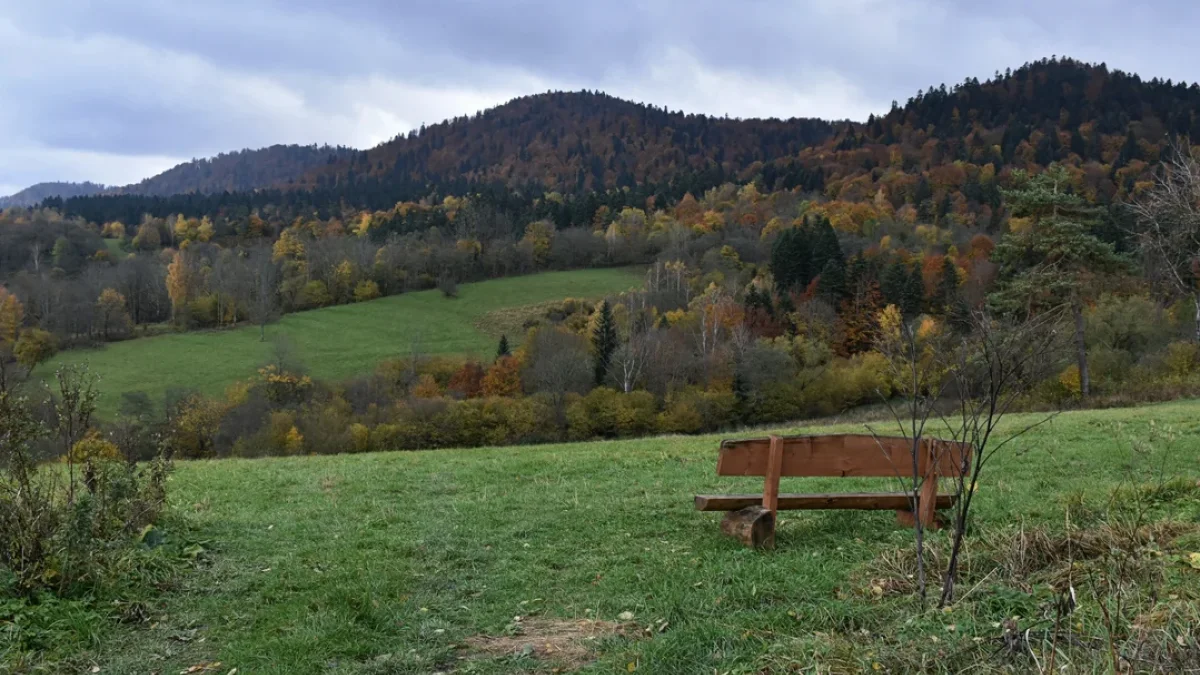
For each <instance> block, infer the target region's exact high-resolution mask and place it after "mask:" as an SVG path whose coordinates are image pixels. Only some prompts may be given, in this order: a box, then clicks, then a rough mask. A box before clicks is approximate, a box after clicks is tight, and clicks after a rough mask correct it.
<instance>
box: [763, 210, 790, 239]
mask: <svg viewBox="0 0 1200 675" xmlns="http://www.w3.org/2000/svg"><path fill="white" fill-rule="evenodd" d="M787 228H788V223H787V222H785V221H784V219H783V218H780V217H779V216H775V217H774V218H772V219H770V220H768V221H767V224H766V225H764V226H763V229H762V234H761V235H760V236H761V237H762V238H763V239H766V238H768V237H771V236H772V235H775V234H778V233H780V232H782V231H784V230H785V229H787Z"/></svg>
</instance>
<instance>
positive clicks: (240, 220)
mask: <svg viewBox="0 0 1200 675" xmlns="http://www.w3.org/2000/svg"><path fill="white" fill-rule="evenodd" d="M584 103H586V104H587V105H584ZM1197 103H1200V88H1197V87H1196V86H1195V85H1182V84H1175V83H1171V82H1163V81H1159V80H1149V81H1144V80H1142V79H1140V78H1139V77H1137V76H1134V75H1128V74H1124V73H1120V72H1116V71H1110V70H1108V69H1107V68H1105V67H1104V66H1093V65H1088V64H1082V63H1079V62H1076V61H1071V60H1059V59H1053V60H1046V61H1040V62H1037V63H1033V64H1029V65H1026V66H1024V67H1022V68H1020V69H1018V70H1016V71H1013V72H1009V73H1005V74H998V75H997V77H996V78H994V79H993V80H990V81H988V82H986V83H982V84H981V83H978V82H975V81H974V80H971V81H967V82H965V83H963V84H962V85H959V86H956V87H951V88H945V87H937V88H934V89H931V90H930V91H927V92H920V93H918V95H917V96H914V97H913V98H912V99H911V100H910V101H908V102H907V103H906V104H905V105H903V106H900V105H899V104H897V105H896V106H895V107H894V108H893V109H892V110H891V111H890V112H887V113H885V114H883V115H881V116H880V117H872V118H870V119H868V120H867V121H865V122H863V123H860V124H851V123H839V124H836V125H833V126H830V125H828V124H826V123H821V122H814V121H811V120H790V121H758V120H744V121H743V120H724V119H720V120H718V119H711V118H704V117H700V116H688V115H682V114H678V113H668V112H666V111H661V110H657V109H655V108H652V107H645V106H638V105H635V104H630V103H626V102H623V101H619V100H617V99H613V98H610V97H606V96H603V95H599V94H591V93H582V94H545V95H539V96H534V97H528V98H524V99H517V100H516V101H513V102H510V103H509V104H506V105H505V106H501V107H500V108H497V109H495V110H493V111H489V112H486V113H483V114H480V115H476V116H474V117H470V118H460V119H458V120H452V121H449V122H446V123H444V124H442V125H435V126H433V127H428V128H426V129H424V130H421V131H418V132H415V133H414V134H411V135H409V136H406V137H404V138H401V139H397V140H395V141H392V142H391V143H388V144H384V145H383V146H380V147H379V148H376V149H375V150H372V151H370V152H367V153H357V154H355V155H353V159H352V160H347V161H345V162H339V161H337V160H336V159H335V160H333V161H329V159H328V158H326V159H325V160H324V162H323V163H321V164H320V169H319V170H316V171H314V172H313V173H311V174H309V175H308V176H307V177H305V178H304V179H303V180H297V181H294V182H293V183H292V184H291V185H290V186H288V187H280V188H277V189H270V190H266V189H264V190H257V191H254V192H221V193H219V194H207V195H206V194H198V193H193V194H187V195H175V196H165V197H146V196H138V195H109V196H97V197H79V198H74V199H69V200H66V201H65V202H61V203H60V202H47V207H46V208H41V209H32V210H26V209H9V210H7V211H5V212H4V213H3V214H2V215H0V280H4V282H5V287H6V288H5V290H3V291H0V347H4V345H7V346H8V348H10V349H11V353H12V354H13V356H12V357H11V358H13V359H16V360H18V361H20V362H21V363H23V364H25V365H26V366H33V365H36V364H37V363H38V362H39V361H40V360H43V359H45V358H47V356H48V354H50V353H52V352H53V348H54V346H55V345H57V346H64V347H65V346H73V345H79V344H91V343H97V342H107V341H113V340H122V339H127V338H129V337H133V336H135V335H139V334H144V333H146V332H148V331H149V332H156V331H163V330H172V331H186V330H191V329H198V328H205V329H207V328H226V327H231V326H237V325H241V324H244V323H247V322H249V323H252V324H255V325H259V326H262V325H265V324H267V323H269V322H272V321H274V320H275V319H276V318H278V316H279V315H280V314H282V313H288V312H297V311H303V310H308V309H312V308H317V307H325V306H329V305H337V304H345V303H352V302H364V301H367V300H370V299H373V298H376V297H379V296H383V295H394V294H399V293H406V292H409V291H414V290H423V289H431V288H441V289H442V293H443V294H444V295H445V296H446V302H453V301H454V300H453V297H454V295H455V288H456V286H457V284H458V283H460V282H464V281H475V280H483V279H488V278H495V277H504V276H512V275H518V274H528V273H534V272H540V271H545V270H565V269H579V268H594V267H610V266H627V265H644V266H646V267H647V268H648V269H649V272H648V274H647V277H646V282H645V285H644V288H642V289H641V290H640V291H638V292H636V293H628V294H623V295H621V296H620V297H612V298H610V301H611V303H610V305H608V306H607V307H608V308H607V309H604V308H603V307H597V306H594V305H591V304H581V303H567V304H564V305H563V306H561V307H554V308H544V311H543V313H542V315H541V316H538V317H533V318H532V319H531V320H530V322H528V323H527V324H523V325H522V330H524V329H526V328H528V329H530V330H531V333H530V335H528V336H526V339H525V340H523V341H522V343H523V345H527V347H523V348H522V349H521V350H518V351H516V352H514V353H512V354H508V353H507V352H506V348H505V349H498V352H500V353H501V355H502V356H503V358H500V359H498V360H497V361H496V362H495V363H493V364H490V365H489V364H482V363H473V362H472V363H452V364H447V363H440V364H430V363H427V362H424V361H421V360H420V359H418V358H416V357H415V356H414V357H412V358H410V359H408V360H407V361H403V362H401V361H397V362H394V363H393V365H392V366H391V367H390V368H389V367H384V369H383V370H382V371H381V372H380V373H379V374H378V377H377V378H375V379H373V380H371V381H370V382H360V383H358V384H356V385H353V386H355V387H361V388H363V389H362V391H364V392H367V393H364V394H363V395H362V396H361V397H359V398H358V399H355V400H353V401H351V400H341V399H339V396H340V395H335V394H333V393H331V392H334V391H336V386H335V385H334V384H331V383H325V384H326V385H328V388H324V389H320V391H321V392H323V394H321V395H322V396H326V397H325V398H320V397H319V396H317V394H316V393H314V391H313V390H310V389H308V388H305V390H304V392H301V393H295V392H293V393H295V396H293V394H288V396H287V397H286V398H287V401H286V402H284V403H281V402H280V401H278V400H272V401H270V402H269V405H268V404H265V403H264V404H262V405H259V403H261V402H255V403H254V405H256V406H258V407H257V408H255V410H256V411H257V412H255V413H254V414H255V415H259V414H260V413H261V414H262V415H265V414H266V413H265V412H263V411H264V410H267V409H276V408H279V407H280V406H282V407H284V408H286V409H287V411H289V412H288V414H290V415H293V416H295V417H296V418H297V419H303V418H304V414H301V413H303V412H304V410H302V409H303V408H304V407H305V406H309V409H308V410H307V412H308V413H314V414H315V411H317V410H318V409H320V410H321V411H323V413H322V414H324V413H328V414H329V415H331V416H332V417H331V419H332V418H333V417H336V418H337V419H338V420H339V424H341V425H342V426H341V427H340V428H343V429H344V428H345V427H346V426H347V425H349V424H350V423H351V422H352V421H353V422H354V423H358V424H363V425H367V426H371V425H384V426H389V427H397V425H398V428H400V429H402V430H403V434H408V433H409V432H412V433H413V434H415V435H404V436H403V440H397V438H400V437H399V436H395V435H393V436H387V437H386V439H385V440H381V441H379V444H378V446H379V447H430V446H434V445H448V444H462V443H467V441H464V440H462V439H463V438H464V437H463V436H456V435H455V433H457V432H454V433H452V432H451V431H450V430H449V429H450V428H451V427H452V426H453V425H454V424H457V423H458V421H459V420H458V418H457V417H455V415H456V414H457V413H455V412H454V411H456V410H460V411H470V410H475V408H471V407H470V406H467V407H461V406H459V403H462V404H464V405H466V401H465V399H473V398H480V397H483V398H489V397H490V398H495V397H500V398H505V397H507V398H514V399H515V398H522V399H524V398H529V399H530V401H527V403H528V404H529V405H530V406H533V407H534V408H537V407H538V406H549V409H550V410H551V411H552V412H553V415H554V419H555V420H556V426H555V427H554V429H550V430H548V431H546V435H544V436H542V437H543V438H560V437H564V435H574V436H586V435H589V434H601V435H604V434H609V435H611V434H617V433H634V432H638V433H640V432H645V431H646V430H648V429H657V430H664V431H696V430H699V429H702V428H712V427H714V426H722V425H728V424H735V423H765V422H770V421H778V420H785V419H795V418H797V417H800V416H803V415H805V414H814V413H827V412H835V411H836V410H838V409H841V408H844V407H850V406H854V405H858V404H862V403H866V402H872V401H878V400H879V396H880V394H881V393H882V394H884V395H886V394H887V393H888V392H890V391H891V390H892V389H891V387H892V386H893V384H894V383H892V382H891V380H890V379H889V376H888V374H887V372H886V368H887V364H886V361H885V359H884V356H883V355H882V353H881V351H880V349H879V345H878V343H877V340H878V336H879V334H880V327H881V326H885V325H891V326H898V325H901V324H903V325H906V326H910V327H919V328H920V331H921V333H922V334H923V335H936V334H943V335H948V334H955V332H961V331H969V330H971V326H972V325H973V324H972V322H975V321H978V320H979V317H980V316H983V315H986V316H990V317H1001V318H1003V319H1004V320H1006V321H1017V320H1025V319H1028V318H1030V317H1032V316H1040V315H1046V314H1051V315H1055V316H1057V314H1055V313H1056V312H1060V310H1061V314H1062V315H1063V317H1064V318H1063V324H1062V325H1061V327H1060V328H1061V330H1060V332H1061V334H1063V335H1068V336H1070V337H1071V338H1072V339H1071V340H1070V341H1069V342H1070V344H1069V345H1068V346H1067V347H1064V352H1063V353H1062V354H1061V355H1060V358H1059V360H1058V361H1057V362H1056V363H1055V370H1054V372H1053V373H1050V374H1048V375H1046V376H1045V377H1044V381H1043V386H1042V388H1041V389H1039V390H1038V392H1037V393H1036V395H1035V396H1034V397H1033V399H1032V401H1031V402H1033V403H1038V402H1041V403H1047V402H1054V403H1060V402H1063V401H1072V400H1081V399H1086V398H1088V397H1089V396H1104V397H1108V398H1109V399H1119V398H1120V397H1126V398H1127V397H1138V398H1164V397H1165V398H1169V397H1173V396H1179V395H1183V394H1187V393H1194V392H1200V337H1198V336H1200V325H1198V323H1200V322H1198V321H1197V316H1198V311H1197V298H1198V297H1200V287H1197V270H1198V269H1200V267H1198V266H1197V265H1198V263H1197V261H1200V250H1197V249H1196V246H1195V242H1197V241H1200V214H1198V213H1197V211H1196V204H1195V203H1194V200H1192V201H1189V200H1187V199H1184V200H1182V201H1177V202H1172V201H1171V196H1172V195H1177V194H1193V193H1192V192H1189V190H1190V189H1193V188H1194V189H1197V190H1200V164H1198V163H1197V162H1196V160H1195V159H1194V158H1193V154H1194V153H1193V150H1192V147H1191V146H1190V145H1189V142H1188V140H1187V135H1188V134H1189V133H1190V132H1191V131H1192V130H1193V129H1194V128H1195V127H1196V125H1197V121H1196V112H1195V109H1196V104H1197ZM1189 176H1191V177H1193V178H1194V180H1193V178H1189ZM1176 180H1178V181H1181V182H1179V185H1181V186H1183V187H1179V186H1176V185H1175V183H1172V182H1171V181H1176ZM1189 180H1193V182H1192V183H1189V182H1188V181H1189ZM306 186H309V187H311V186H315V187H312V189H306ZM1134 207H1137V208H1134ZM1164 228H1165V229H1164ZM1189 228H1190V229H1189ZM1175 251H1178V252H1179V253H1178V254H1174V253H1171V254H1170V255H1167V253H1169V252H1175ZM602 326H603V327H604V329H603V331H600V328H599V327H602ZM335 328H336V327H331V329H335ZM915 330H916V328H914V331H915ZM597 331H600V332H597ZM601 333H603V334H601ZM22 340H24V342H22ZM395 347H396V350H395V351H396V354H397V356H398V357H400V356H401V355H403V354H404V352H405V346H404V345H396V346H395ZM581 365H582V370H581V369H580V367H581ZM568 366H570V367H568ZM456 373H457V374H456ZM248 375H250V374H249V373H248ZM271 377H275V376H274V375H272V376H271ZM485 377H491V378H492V380H491V381H492V382H493V384H492V386H490V387H485V386H484V385H483V384H482V382H483V378H485ZM278 384H279V381H277V380H273V379H271V378H270V377H268V381H267V382H266V384H265V385H263V386H268V387H273V386H275V385H278ZM248 386H249V385H248ZM347 386H350V385H347ZM352 388H353V387H352ZM614 390H616V391H620V392H623V393H628V394H638V396H637V397H633V398H620V399H619V401H616V402H614V401H613V400H609V399H608V398H605V397H611V395H613V394H615V392H614ZM593 392H596V393H593ZM368 394H369V395H368ZM572 396H580V397H584V398H581V399H578V400H575V399H572V398H571V397H572ZM592 396H594V397H595V398H594V399H589V398H587V397H592ZM313 397H316V398H313ZM330 397H332V400H331V399H330ZM351 398H353V397H351ZM399 400H403V401H409V402H413V401H428V400H436V401H440V403H438V404H437V406H434V408H437V410H438V411H441V412H438V413H437V414H439V415H440V414H442V413H443V412H444V413H445V414H446V415H449V416H450V417H449V419H448V420H444V423H445V425H446V426H443V427H438V430H437V433H434V432H433V431H431V430H430V428H426V427H421V429H423V431H420V433H417V432H416V431H413V428H410V426H409V423H410V422H412V423H413V424H416V422H414V421H413V420H412V419H409V418H408V417H405V415H407V414H408V413H411V414H412V415H413V416H415V417H414V418H413V419H416V418H420V420H424V421H421V423H422V424H424V423H425V422H427V421H428V420H427V419H426V418H425V417H422V416H423V415H426V414H427V413H428V414H433V413H431V412H430V411H432V410H434V408H431V407H427V406H425V404H424V403H421V404H416V403H414V404H413V405H414V406H415V407H412V408H404V409H400V408H395V407H394V406H393V407H390V408H389V406H391V403H393V402H395V401H399ZM197 401H199V402H197ZM339 401H340V402H339ZM193 403H194V404H195V405H205V406H209V407H207V408H205V410H207V411H208V412H209V413H212V414H214V415H215V414H216V413H215V412H213V411H215V410H218V409H220V410H226V411H228V410H235V409H240V407H241V406H243V405H244V404H245V401H243V400H242V399H236V400H235V399H230V400H227V401H218V402H212V401H203V400H200V399H196V401H193ZM359 403H362V404H363V406H366V407H363V406H359V405H358V404H359ZM510 403H511V402H510ZM618 404H619V405H626V404H628V405H635V404H636V408H637V410H635V411H631V412H630V415H633V417H630V418H629V419H631V420H634V421H636V425H635V426H636V430H634V431H629V430H614V429H612V428H608V429H607V430H604V431H596V430H590V431H589V429H591V427H589V426H588V424H590V421H589V420H591V419H592V418H593V417H594V416H593V415H591V413H586V411H587V410H593V409H594V411H599V410H605V409H615V408H616V407H619V405H618ZM372 405H374V406H376V407H377V409H378V410H383V409H385V408H386V409H390V410H394V411H395V410H400V411H401V412H403V410H407V411H408V413H404V414H401V413H400V412H397V413H396V415H398V417H395V418H387V419H385V418H383V417H381V416H379V415H375V416H374V417H369V419H368V418H367V417H361V415H366V412H365V411H366V410H367V409H368V408H370V406H372ZM431 405H432V404H431ZM470 405H472V406H473V405H481V406H486V405H488V404H487V403H485V402H480V403H471V404H470ZM572 405H574V406H575V407H574V408H572ZM264 406H265V407H264ZM438 406H443V407H438ZM456 406H459V407H456ZM581 406H582V407H581ZM588 406H592V407H591V408H589V407H588ZM360 408H361V410H360ZM529 409H530V410H532V409H533V408H529ZM572 409H574V410H575V411H576V412H575V413H571V412H570V411H571V410H572ZM347 410H353V411H354V412H353V414H350V413H347V412H346V411H347ZM538 410H541V408H538ZM447 411H448V412H447ZM275 412H280V411H279V410H275ZM476 412H477V411H476ZM635 413H636V414H635ZM464 414H465V413H464ZM472 414H473V413H472ZM539 414H540V413H539ZM571 414H575V415H576V417H575V418H570V415H571ZM534 416H535V417H536V415H534ZM255 419H260V418H255ZM261 419H266V418H261ZM282 419H283V417H279V420H282ZM439 419H440V418H439ZM571 419H574V422H572V421H571ZM639 420H640V421H639ZM260 421H261V420H260ZM280 423H281V424H282V422H280ZM343 423H344V424H343ZM439 424H442V422H439ZM571 424H575V425H577V426H578V425H583V426H578V428H577V429H574V430H571V428H570V427H571ZM251 426H254V425H251ZM301 426H303V425H301ZM334 426H336V425H334ZM254 428H255V429H260V428H261V427H254ZM519 428H524V427H519ZM638 430H640V431H638ZM277 431H278V430H277ZM284 431H286V429H284ZM301 431H303V429H301ZM477 431H479V430H478V429H474V431H472V433H475V432H477ZM493 431H495V430H493ZM393 432H395V433H397V434H400V433H401V432H400V431H397V430H396V429H395V428H391V429H388V430H387V433H389V434H391V433H393ZM255 433H257V432H255ZM264 433H265V432H264ZM297 433H298V434H299V433H300V432H297ZM306 433H307V432H306ZM489 433H490V432H489ZM523 433H524V432H520V431H513V432H512V435H511V437H510V436H504V435H503V434H502V433H501V432H500V431H496V434H499V435H497V436H492V437H490V438H505V439H508V440H514V441H515V440H521V439H523V438H526V437H525V436H523V435H522V434H523ZM539 433H540V432H539ZM403 434H402V435H403ZM422 434H428V435H422ZM302 435H304V434H302ZM232 438H233V437H230V439H232ZM230 439H227V440H230ZM343 440H345V439H343ZM230 442H232V440H230ZM493 442H499V441H493ZM321 443H324V444H325V446H323V447H332V445H331V444H330V442H328V439H323V440H322V441H321ZM202 445H203V447H204V448H206V449H203V450H201V451H195V452H211V451H212V445H211V443H208V442H207V441H206V442H205V443H202ZM277 445H278V444H277ZM227 447H232V446H227Z"/></svg>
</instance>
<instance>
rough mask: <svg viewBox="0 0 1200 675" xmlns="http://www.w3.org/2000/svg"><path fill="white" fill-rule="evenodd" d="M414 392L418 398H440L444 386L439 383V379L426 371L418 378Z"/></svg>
mask: <svg viewBox="0 0 1200 675" xmlns="http://www.w3.org/2000/svg"><path fill="white" fill-rule="evenodd" d="M412 394H413V396H416V397H417V398H438V397H440V396H441V395H442V388H441V386H440V385H438V383H437V380H435V379H433V375H430V374H429V373H425V374H424V375H422V376H421V377H420V378H418V380H417V384H416V386H414V387H413V390H412Z"/></svg>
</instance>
